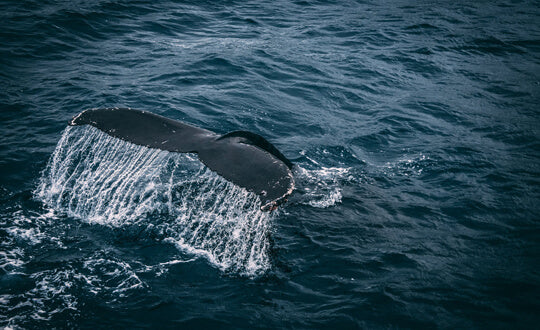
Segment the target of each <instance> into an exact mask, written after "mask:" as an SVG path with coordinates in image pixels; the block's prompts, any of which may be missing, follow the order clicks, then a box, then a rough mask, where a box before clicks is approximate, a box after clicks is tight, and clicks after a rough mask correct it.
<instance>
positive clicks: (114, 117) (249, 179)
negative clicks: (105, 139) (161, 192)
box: [69, 108, 294, 211]
mask: <svg viewBox="0 0 540 330" xmlns="http://www.w3.org/2000/svg"><path fill="white" fill-rule="evenodd" d="M69 125H72V126H76V125H91V126H94V127H96V128H98V129H100V130H102V131H103V132H105V133H107V134H109V135H111V136H113V137H116V138H119V139H122V140H125V141H128V142H131V143H134V144H137V145H141V146H145V147H149V148H155V149H161V150H167V151H170V152H182V153H196V154H197V155H198V157H199V159H200V160H201V162H202V163H203V164H205V165H206V166H208V168H210V169H211V170H212V171H214V172H216V173H217V174H219V175H221V176H222V177H224V178H225V179H227V180H228V181H230V182H232V183H234V184H236V185H238V186H240V187H243V188H246V189H247V190H249V191H252V192H254V193H256V194H257V195H259V197H260V199H261V209H262V210H265V211H268V210H273V209H275V208H276V207H277V206H278V205H279V204H281V203H282V202H284V201H285V200H286V198H287V196H288V195H290V194H291V193H292V191H293V189H294V178H293V175H292V172H291V169H292V166H293V165H292V163H291V162H290V161H289V160H288V159H287V158H286V157H285V156H284V155H283V154H282V153H281V152H279V150H277V148H276V147H274V146H273V145H272V144H271V143H270V142H268V141H267V140H266V139H265V138H263V137H262V136H260V135H257V134H255V133H251V132H247V131H234V132H230V133H227V134H224V135H221V136H220V135H219V134H217V133H214V132H212V131H209V130H206V129H202V128H198V127H195V126H192V125H188V124H185V123H182V122H180V121H177V120H173V119H169V118H166V117H163V116H159V115H156V114H153V113H150V112H147V111H140V110H134V109H128V108H105V109H90V110H85V111H83V112H81V113H80V114H78V115H77V116H75V117H73V119H72V120H71V121H70V122H69Z"/></svg>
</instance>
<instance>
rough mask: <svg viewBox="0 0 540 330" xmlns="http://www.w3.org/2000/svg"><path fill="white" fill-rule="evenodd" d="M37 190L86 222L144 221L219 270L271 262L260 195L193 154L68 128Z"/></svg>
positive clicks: (246, 270)
mask: <svg viewBox="0 0 540 330" xmlns="http://www.w3.org/2000/svg"><path fill="white" fill-rule="evenodd" d="M35 196H36V197H37V198H38V199H39V200H41V201H42V202H44V203H45V204H47V205H48V206H50V207H52V208H53V209H55V210H57V211H59V212H63V213H66V214H67V215H69V216H73V217H77V218H81V219H83V220H84V221H87V222H89V223H99V224H102V225H107V226H114V227H122V226H129V225H137V226H144V228H147V229H149V230H152V232H154V233H160V237H161V238H162V239H163V240H165V241H167V242H171V243H173V244H175V245H176V246H178V247H179V248H181V249H182V250H184V251H187V252H189V253H194V254H197V255H203V256H205V257H206V258H207V259H208V260H209V261H210V262H211V263H213V264H214V265H215V266H217V267H218V268H220V269H221V270H223V271H232V272H235V273H239V274H244V275H248V276H254V275H257V274H261V273H264V272H265V271H267V270H268V269H269V268H270V262H269V233H270V231H271V227H270V224H271V221H270V220H271V216H270V214H269V213H267V212H261V211H260V201H259V199H258V197H257V196H256V195H255V194H253V193H250V192H248V191H247V190H245V189H243V188H240V187H237V186H235V185H234V184H232V183H230V182H228V181H226V180H225V179H223V178H222V177H220V176H218V175H216V174H215V173H214V172H212V171H210V170H209V169H207V168H206V167H205V166H203V165H202V164H201V163H200V162H199V161H198V159H197V158H196V156H194V155H191V154H179V153H170V152H167V151H162V150H157V149H150V148H146V147H142V146H137V145H134V144H131V143H129V142H125V141H122V140H120V139H116V138H113V137H110V136H109V135H107V134H105V133H103V132H101V131H99V130H98V129H96V128H93V127H79V126H77V127H71V126H69V127H67V128H66V130H65V131H64V133H63V135H62V138H61V139H60V141H59V142H58V145H57V146H56V149H55V151H54V153H53V155H52V156H51V159H50V160H49V163H48V164H47V167H46V168H45V170H44V171H43V174H42V177H41V180H40V182H39V185H38V187H37V189H36V191H35Z"/></svg>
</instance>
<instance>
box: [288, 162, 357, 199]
mask: <svg viewBox="0 0 540 330" xmlns="http://www.w3.org/2000/svg"><path fill="white" fill-rule="evenodd" d="M351 170H352V168H350V167H347V168H345V167H324V166H323V167H320V168H317V169H305V168H303V167H301V166H298V167H297V170H296V172H295V178H296V185H297V195H299V197H296V198H297V199H298V200H299V202H300V203H301V204H305V205H310V206H312V207H317V208H327V207H331V206H334V205H336V204H338V203H341V198H342V197H343V196H342V194H341V190H342V188H341V185H340V181H343V180H345V181H350V180H353V178H352V174H351Z"/></svg>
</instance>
